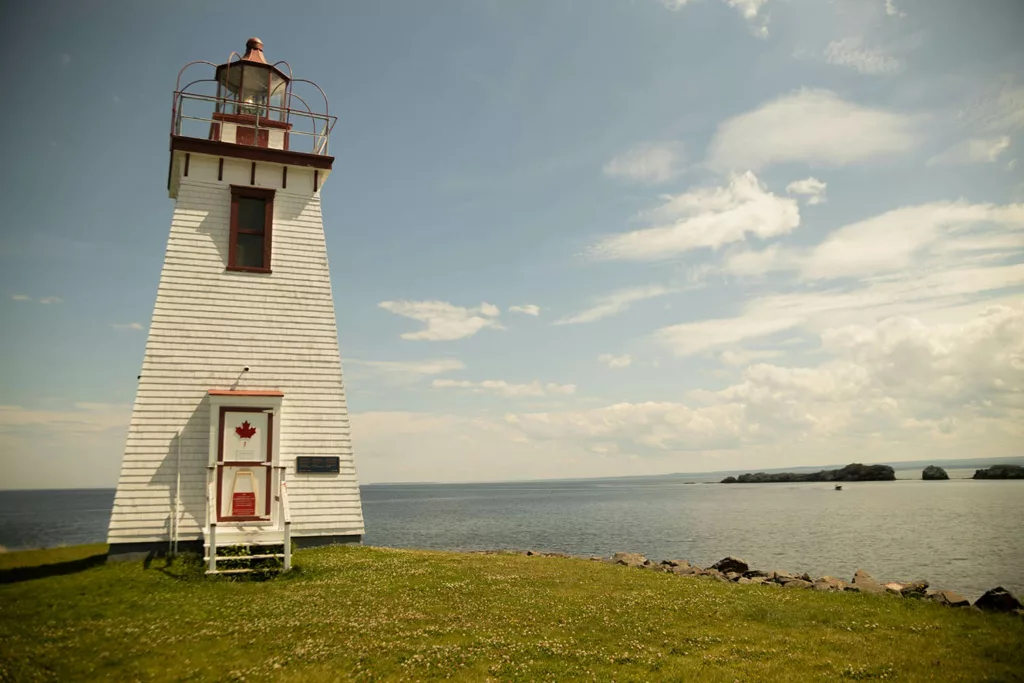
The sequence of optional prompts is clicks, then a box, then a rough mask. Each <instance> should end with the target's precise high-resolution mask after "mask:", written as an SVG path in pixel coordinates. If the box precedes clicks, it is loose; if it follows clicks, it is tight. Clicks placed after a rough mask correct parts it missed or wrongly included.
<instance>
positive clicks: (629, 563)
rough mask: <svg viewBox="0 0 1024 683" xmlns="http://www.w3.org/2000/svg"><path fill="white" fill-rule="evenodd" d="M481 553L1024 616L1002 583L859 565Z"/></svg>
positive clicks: (1023, 607)
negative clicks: (977, 592) (972, 590)
mask: <svg viewBox="0 0 1024 683" xmlns="http://www.w3.org/2000/svg"><path fill="white" fill-rule="evenodd" d="M476 552H479V553H482V554H501V553H507V552H514V553H515V554H521V555H526V556H527V557H576V558H577V559H589V560H592V561H595V562H609V563H611V564H619V565H623V566H626V567H633V568H636V569H646V570H648V571H656V572H662V573H666V574H675V575H677V576H693V577H705V578H708V579H712V580H716V581H722V582H725V583H737V584H756V585H761V586H765V587H770V588H790V589H793V588H797V589H804V590H816V591H823V592H836V593H838V592H849V593H873V594H879V595H888V596H892V597H896V598H907V599H918V600H928V601H929V602H934V603H937V604H940V605H945V606H947V607H970V608H972V609H978V610H981V611H983V612H1003V613H1012V614H1016V615H1018V616H1021V617H1024V605H1022V604H1021V602H1020V600H1018V599H1017V598H1016V597H1015V596H1014V595H1013V594H1012V593H1010V591H1008V590H1006V589H1005V588H1003V587H1002V586H997V587H996V588H993V589H992V590H989V591H986V592H985V594H984V595H982V596H981V597H979V598H978V599H977V600H975V601H974V604H973V605H972V604H971V601H970V600H968V599H967V598H965V597H964V596H962V595H960V594H959V593H957V592H955V591H951V590H941V589H934V588H932V587H931V586H930V584H929V582H928V581H926V580H916V581H908V582H896V581H893V582H889V583H884V584H883V583H881V582H880V581H878V580H876V579H875V578H874V577H872V576H871V575H870V574H869V573H867V572H866V571H864V570H863V569H858V570H857V571H856V572H855V573H854V575H853V577H852V578H851V580H850V581H844V580H842V579H839V578H836V577H834V576H821V577H814V576H811V575H810V574H807V573H806V572H804V573H802V574H794V573H791V572H786V571H779V570H772V571H763V570H760V569H751V568H750V565H748V564H747V562H746V561H744V560H742V559H740V558H738V557H731V556H730V557H726V558H723V559H721V560H719V561H718V562H716V563H715V564H713V565H711V566H710V567H707V568H703V567H699V566H697V565H695V564H692V563H690V562H688V561H686V560H662V561H660V562H653V561H651V560H649V559H647V558H646V557H644V556H643V555H641V554H640V553H615V554H614V555H612V556H611V557H607V558H606V557H578V556H574V555H570V554H568V553H559V552H543V551H537V550H526V551H501V550H484V551H476Z"/></svg>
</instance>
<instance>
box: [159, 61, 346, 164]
mask: <svg viewBox="0 0 1024 683" xmlns="http://www.w3.org/2000/svg"><path fill="white" fill-rule="evenodd" d="M279 63H280V62H279ZM199 64H205V65H209V66H212V67H214V68H216V67H217V65H216V64H213V63H212V62H207V61H202V60H200V61H195V62H190V63H189V64H186V65H185V67H184V68H182V70H181V72H179V74H178V83H177V86H176V88H175V91H174V99H173V103H172V105H171V135H176V136H182V137H189V138H200V139H216V138H215V137H214V131H215V130H219V127H220V126H222V125H223V124H224V123H225V121H224V120H223V118H218V117H217V116H215V115H223V114H225V113H228V112H230V111H231V110H232V109H234V110H235V111H240V112H241V113H242V114H244V115H246V116H245V118H246V120H245V122H244V123H243V122H239V123H238V125H239V126H241V127H244V128H247V129H252V131H253V136H252V145H253V146H260V147H266V145H265V144H260V139H261V138H260V133H261V132H265V133H266V134H269V132H270V131H277V132H282V131H284V132H286V135H285V138H284V139H285V146H284V148H285V149H287V150H288V151H292V152H304V153H307V154H317V155H324V156H327V155H329V154H330V137H331V131H332V130H333V129H334V125H335V124H336V123H337V121H338V117H336V116H331V114H330V104H329V102H328V101H327V94H326V93H324V91H323V89H322V88H321V87H320V86H319V85H317V84H316V83H314V82H313V81H310V80H307V79H304V78H292V79H290V81H289V84H288V87H287V90H286V92H285V95H284V105H283V106H276V105H272V104H270V103H269V102H258V103H249V102H239V101H237V100H235V99H232V98H229V97H225V96H223V94H221V95H220V96H217V95H208V94H203V93H200V92H195V91H194V90H193V88H204V87H210V86H212V88H216V87H217V85H218V83H217V79H215V78H200V79H197V80H194V81H191V82H190V83H188V84H187V85H185V86H184V87H182V85H181V80H182V78H181V77H182V75H183V74H184V73H185V71H186V70H187V69H188V68H189V67H191V66H194V65H199ZM288 71H289V73H290V71H291V69H290V67H289V69H288ZM297 83H304V84H308V85H309V86H311V87H312V88H315V89H316V91H317V92H318V93H319V95H320V96H321V97H322V98H323V107H324V111H323V113H320V112H317V111H314V110H313V108H312V107H311V106H310V105H309V104H308V103H307V102H306V101H305V99H303V98H302V97H301V96H300V95H298V94H297V93H295V92H294V90H293V87H294V85H295V84H297ZM205 84H210V86H206V85H205ZM218 92H219V90H218ZM236 144H238V143H237V142H236Z"/></svg>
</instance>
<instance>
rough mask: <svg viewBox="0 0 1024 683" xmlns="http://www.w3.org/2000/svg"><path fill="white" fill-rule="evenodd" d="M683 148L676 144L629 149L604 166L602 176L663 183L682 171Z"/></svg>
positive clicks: (651, 144) (653, 144) (649, 145)
mask: <svg viewBox="0 0 1024 683" xmlns="http://www.w3.org/2000/svg"><path fill="white" fill-rule="evenodd" d="M682 163H683V147H682V144H681V143H678V142H661V143H647V144H644V145H638V146H636V147H634V148H632V149H630V150H629V151H628V152H626V153H625V154H622V155H620V156H617V157H615V158H614V159H612V160H611V161H609V162H608V163H607V164H605V165H604V169H603V170H604V174H605V175H607V176H610V177H612V178H625V179H627V180H633V181H636V182H642V183H664V182H667V181H669V180H672V179H673V178H675V177H676V176H677V175H679V172H680V171H681V170H682Z"/></svg>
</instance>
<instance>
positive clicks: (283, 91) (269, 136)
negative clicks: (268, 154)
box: [210, 38, 291, 149]
mask: <svg viewBox="0 0 1024 683" xmlns="http://www.w3.org/2000/svg"><path fill="white" fill-rule="evenodd" d="M232 56H237V53H233V55H232ZM216 81H217V104H216V110H215V111H214V113H213V120H214V122H213V123H212V124H211V125H210V139H211V140H219V141H220V142H232V143H235V144H239V145H254V146H256V147H269V148H271V149H288V130H289V129H290V128H291V124H290V123H288V120H287V119H288V116H287V107H286V104H287V102H288V89H289V85H290V83H291V77H290V76H289V75H287V74H285V73H284V72H283V71H281V69H279V68H278V67H277V66H276V65H273V64H268V63H267V60H266V58H265V57H264V56H263V42H262V41H261V40H260V39H259V38H250V39H249V40H248V41H247V42H246V44H245V55H244V56H242V57H240V58H238V59H234V60H232V59H230V58H229V59H228V62H227V63H226V64H221V65H219V66H218V67H217V70H216Z"/></svg>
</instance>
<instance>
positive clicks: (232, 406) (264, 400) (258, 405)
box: [205, 389, 284, 529]
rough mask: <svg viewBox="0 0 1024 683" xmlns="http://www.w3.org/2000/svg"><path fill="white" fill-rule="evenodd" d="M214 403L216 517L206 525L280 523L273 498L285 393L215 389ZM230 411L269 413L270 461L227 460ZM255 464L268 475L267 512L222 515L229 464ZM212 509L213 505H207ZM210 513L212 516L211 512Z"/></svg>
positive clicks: (211, 461)
mask: <svg viewBox="0 0 1024 683" xmlns="http://www.w3.org/2000/svg"><path fill="white" fill-rule="evenodd" d="M207 397H208V400H209V404H210V432H209V433H210V437H209V456H208V461H207V488H208V491H209V490H210V488H211V485H212V486H215V487H216V488H215V490H213V491H212V494H213V495H214V496H215V499H214V500H213V501H212V502H213V508H214V509H215V512H214V517H215V518H214V519H207V520H206V525H205V526H206V528H207V529H209V526H210V523H211V522H216V523H218V524H220V523H226V524H237V525H245V524H254V525H259V526H274V527H277V526H280V520H278V519H277V517H278V516H279V515H278V514H277V506H276V505H272V504H271V501H273V500H276V497H277V490H276V486H278V485H279V483H280V481H281V474H280V463H281V457H280V444H281V428H280V425H281V420H280V418H281V403H282V400H283V398H284V393H282V392H280V391H274V390H266V391H251V390H231V389H211V390H210V391H208V392H207ZM228 412H252V413H266V414H267V434H266V437H267V438H266V448H267V455H266V460H263V461H244V462H242V461H224V460H223V458H224V436H223V434H224V416H225V413H228ZM247 465H249V466H253V468H255V467H264V468H266V470H267V474H266V484H265V485H266V487H267V488H266V495H265V501H266V505H265V512H266V514H261V515H258V516H254V517H231V516H222V515H221V511H222V509H223V508H222V506H221V496H222V494H223V489H222V486H223V476H224V474H223V473H224V467H225V466H228V467H230V466H236V467H237V466H247ZM207 509H208V510H209V509H210V506H209V505H208V506H207ZM208 516H209V515H208Z"/></svg>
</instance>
